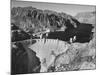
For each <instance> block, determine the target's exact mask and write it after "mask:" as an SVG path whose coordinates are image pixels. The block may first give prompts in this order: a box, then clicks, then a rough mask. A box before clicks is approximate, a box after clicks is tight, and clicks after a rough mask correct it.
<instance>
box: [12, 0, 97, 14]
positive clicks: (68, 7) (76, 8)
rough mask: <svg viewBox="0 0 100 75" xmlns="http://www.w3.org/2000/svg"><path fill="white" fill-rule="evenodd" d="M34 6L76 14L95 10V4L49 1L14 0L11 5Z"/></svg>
mask: <svg viewBox="0 0 100 75" xmlns="http://www.w3.org/2000/svg"><path fill="white" fill-rule="evenodd" d="M27 6H32V7H35V8H38V9H42V10H53V11H57V12H64V13H67V14H70V15H72V16H75V15H76V14H77V13H80V12H92V11H95V10H96V9H95V6H94V5H78V4H62V3H47V2H34V1H31V2H30V1H17V0H12V2H11V7H27Z"/></svg>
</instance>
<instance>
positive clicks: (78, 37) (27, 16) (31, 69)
mask: <svg viewBox="0 0 100 75" xmlns="http://www.w3.org/2000/svg"><path fill="white" fill-rule="evenodd" d="M10 11H11V24H10V27H11V75H18V74H35V73H52V72H68V71H82V70H95V69H96V6H95V5H81V4H69V3H68V4H67V3H65V4H64V3H49V2H36V1H17V0H11V10H10Z"/></svg>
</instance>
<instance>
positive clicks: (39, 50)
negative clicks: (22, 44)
mask: <svg viewBox="0 0 100 75" xmlns="http://www.w3.org/2000/svg"><path fill="white" fill-rule="evenodd" d="M35 40H36V41H37V42H36V43H35V44H32V45H30V46H29V48H31V49H32V50H33V51H35V52H36V56H37V57H39V58H40V61H41V72H46V71H47V68H48V67H49V66H50V65H51V64H52V63H53V62H54V59H55V57H56V56H57V55H59V54H61V53H63V52H65V51H67V49H68V44H67V43H66V42H64V41H60V40H53V39H35Z"/></svg>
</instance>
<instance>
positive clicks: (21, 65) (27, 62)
mask: <svg viewBox="0 0 100 75" xmlns="http://www.w3.org/2000/svg"><path fill="white" fill-rule="evenodd" d="M11 50H12V51H11V52H12V54H11V59H12V60H11V73H12V75H13V74H25V73H37V72H40V68H41V66H40V60H39V58H38V57H36V53H35V52H34V51H32V50H31V49H29V48H28V47H27V45H25V42H24V43H23V42H17V43H12V49H11Z"/></svg>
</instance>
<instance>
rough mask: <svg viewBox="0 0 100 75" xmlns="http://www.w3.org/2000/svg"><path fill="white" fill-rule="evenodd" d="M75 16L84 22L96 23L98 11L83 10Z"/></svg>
mask: <svg viewBox="0 0 100 75" xmlns="http://www.w3.org/2000/svg"><path fill="white" fill-rule="evenodd" d="M75 18H76V19H77V20H78V21H79V22H82V23H90V24H93V25H95V24H96V12H95V11H93V12H81V13H78V14H77V15H76V16H75Z"/></svg>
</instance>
